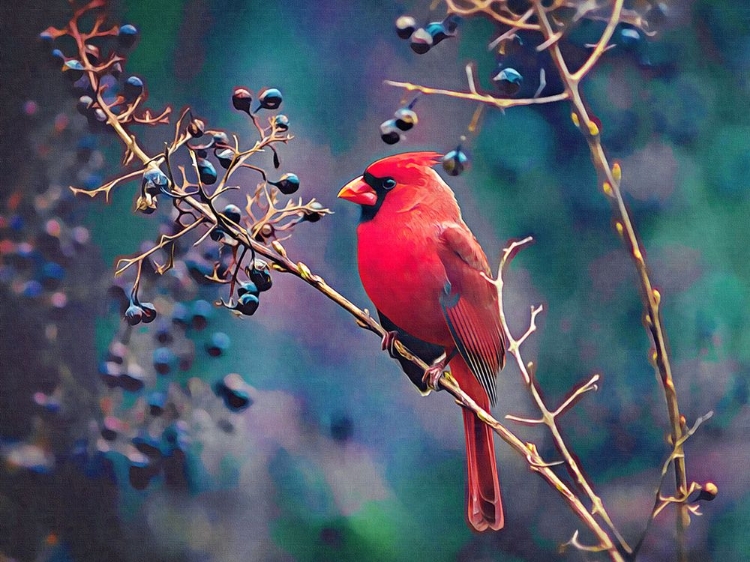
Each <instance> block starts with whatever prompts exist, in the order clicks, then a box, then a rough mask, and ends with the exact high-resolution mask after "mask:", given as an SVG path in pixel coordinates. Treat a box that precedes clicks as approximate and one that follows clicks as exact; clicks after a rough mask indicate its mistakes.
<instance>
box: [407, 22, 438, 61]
mask: <svg viewBox="0 0 750 562" xmlns="http://www.w3.org/2000/svg"><path fill="white" fill-rule="evenodd" d="M433 42H434V39H433V38H432V35H431V34H430V33H429V32H428V31H427V30H425V29H423V28H420V29H417V30H416V31H415V32H414V33H413V34H412V35H411V44H410V46H411V50H412V51H414V52H415V53H417V54H418V55H423V54H425V53H426V52H427V51H429V50H430V48H432V44H433Z"/></svg>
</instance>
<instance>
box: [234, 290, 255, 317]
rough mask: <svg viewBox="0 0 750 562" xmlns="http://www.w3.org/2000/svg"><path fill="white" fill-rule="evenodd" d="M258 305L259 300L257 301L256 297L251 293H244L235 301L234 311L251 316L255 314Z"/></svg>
mask: <svg viewBox="0 0 750 562" xmlns="http://www.w3.org/2000/svg"><path fill="white" fill-rule="evenodd" d="M259 305H260V299H258V296H257V295H254V294H252V293H245V294H243V295H240V297H239V298H238V299H237V306H236V307H235V309H236V310H237V312H240V313H242V314H244V315H245V316H252V315H253V314H255V311H256V310H258V306H259Z"/></svg>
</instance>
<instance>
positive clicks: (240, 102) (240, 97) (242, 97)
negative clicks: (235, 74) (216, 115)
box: [232, 86, 253, 113]
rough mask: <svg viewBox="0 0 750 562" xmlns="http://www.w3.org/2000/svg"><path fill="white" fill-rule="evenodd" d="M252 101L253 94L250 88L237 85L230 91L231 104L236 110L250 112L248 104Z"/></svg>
mask: <svg viewBox="0 0 750 562" xmlns="http://www.w3.org/2000/svg"><path fill="white" fill-rule="evenodd" d="M252 101H253V95H252V94H251V93H250V90H248V89H247V88H243V87H242V86H238V87H237V88H235V89H234V92H232V105H233V106H234V108H235V109H236V110H237V111H244V112H246V113H250V104H251V103H252Z"/></svg>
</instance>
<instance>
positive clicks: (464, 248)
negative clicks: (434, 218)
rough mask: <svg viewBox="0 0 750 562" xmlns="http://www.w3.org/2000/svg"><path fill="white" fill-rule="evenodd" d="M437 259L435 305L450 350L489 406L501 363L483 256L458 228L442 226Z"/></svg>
mask: <svg viewBox="0 0 750 562" xmlns="http://www.w3.org/2000/svg"><path fill="white" fill-rule="evenodd" d="M440 240H441V242H443V244H442V245H441V247H440V249H439V254H440V259H441V260H442V262H443V266H444V267H445V272H446V274H447V276H448V284H446V287H445V291H444V293H443V296H442V297H441V299H440V305H441V306H442V308H443V314H444V315H445V319H446V322H447V323H448V328H449V329H450V331H451V335H452V336H453V341H454V342H455V343H456V349H457V350H458V352H459V353H460V354H461V356H462V357H463V358H464V361H466V364H467V365H468V366H469V369H471V372H472V373H473V374H474V376H475V377H476V378H477V380H478V381H479V383H480V384H481V385H482V387H483V388H484V390H485V391H486V392H487V395H488V396H489V398H490V403H491V404H493V405H494V404H495V402H496V400H497V391H496V388H495V383H496V378H497V373H498V371H499V370H500V369H502V367H503V365H504V363H505V346H504V344H503V331H502V326H501V323H500V309H499V308H498V300H497V289H496V287H495V285H493V284H492V283H490V282H489V281H488V280H487V278H485V277H484V275H483V274H485V275H489V274H490V270H489V265H488V264H487V258H486V257H485V255H484V253H483V252H482V248H481V247H480V246H479V244H478V243H477V241H476V240H475V239H474V237H473V236H472V234H471V232H469V230H468V229H467V228H466V227H465V226H462V225H458V224H451V225H444V226H443V230H442V232H441V234H440Z"/></svg>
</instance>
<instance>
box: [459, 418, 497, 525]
mask: <svg viewBox="0 0 750 562" xmlns="http://www.w3.org/2000/svg"><path fill="white" fill-rule="evenodd" d="M463 414H464V430H465V432H466V460H467V466H468V474H469V498H468V501H467V504H468V505H467V511H468V518H469V523H471V526H472V527H474V528H475V529H476V530H477V531H486V530H487V529H492V530H493V531H497V530H499V529H502V528H503V525H504V524H505V517H504V515H503V502H502V497H501V495H500V483H499V482H498V478H497V463H496V461H495V442H494V437H493V434H492V430H491V429H490V428H489V427H488V426H487V424H485V423H482V422H481V421H479V418H477V417H476V415H474V413H473V412H472V411H471V410H464V412H463Z"/></svg>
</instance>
